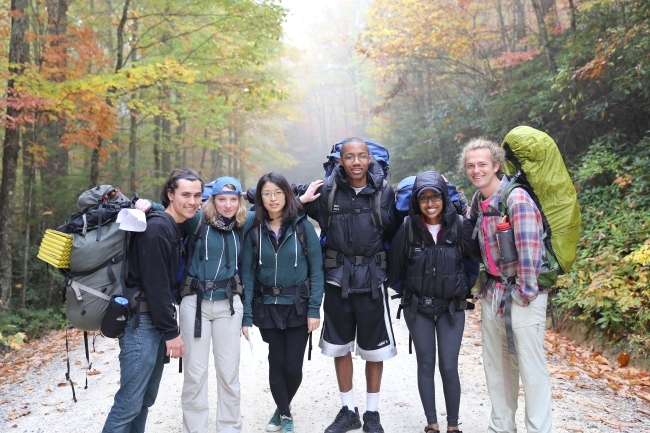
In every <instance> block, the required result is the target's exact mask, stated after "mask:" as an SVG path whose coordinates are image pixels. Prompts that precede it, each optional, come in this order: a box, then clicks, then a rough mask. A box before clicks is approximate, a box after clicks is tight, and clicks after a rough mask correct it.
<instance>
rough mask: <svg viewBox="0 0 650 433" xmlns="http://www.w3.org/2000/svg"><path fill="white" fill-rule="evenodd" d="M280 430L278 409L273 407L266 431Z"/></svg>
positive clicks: (280, 423) (280, 422)
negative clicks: (273, 410)
mask: <svg viewBox="0 0 650 433" xmlns="http://www.w3.org/2000/svg"><path fill="white" fill-rule="evenodd" d="M280 430H282V421H281V420H280V412H279V411H278V409H277V408H276V409H275V412H273V416H272V417H271V419H270V420H269V423H268V424H267V425H266V431H280Z"/></svg>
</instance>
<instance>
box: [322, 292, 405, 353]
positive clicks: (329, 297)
mask: <svg viewBox="0 0 650 433" xmlns="http://www.w3.org/2000/svg"><path fill="white" fill-rule="evenodd" d="M380 291H381V296H380V297H379V299H372V293H370V292H368V293H350V294H349V296H348V299H343V298H342V297H341V288H340V287H338V286H335V285H332V284H329V283H325V300H324V301H323V310H324V312H325V318H324V322H323V331H322V333H321V338H320V342H319V344H318V346H319V347H320V348H321V351H322V352H323V355H325V356H332V357H339V356H345V355H347V354H348V353H349V352H352V351H354V350H355V345H354V342H355V337H356V343H357V344H356V352H357V354H358V355H359V356H361V359H363V360H365V361H372V362H379V361H385V360H387V359H390V358H392V357H394V356H395V355H397V349H396V347H395V337H394V336H393V328H392V325H391V323H390V311H389V306H388V293H387V292H386V289H384V287H383V286H382V287H381V288H380Z"/></svg>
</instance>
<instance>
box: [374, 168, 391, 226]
mask: <svg viewBox="0 0 650 433" xmlns="http://www.w3.org/2000/svg"><path fill="white" fill-rule="evenodd" d="M386 185H388V182H386V179H383V180H382V182H381V186H380V187H379V191H377V193H376V194H375V195H373V196H372V206H371V207H370V218H372V225H373V226H375V227H378V228H381V227H382V219H381V196H382V194H383V192H384V189H386Z"/></svg>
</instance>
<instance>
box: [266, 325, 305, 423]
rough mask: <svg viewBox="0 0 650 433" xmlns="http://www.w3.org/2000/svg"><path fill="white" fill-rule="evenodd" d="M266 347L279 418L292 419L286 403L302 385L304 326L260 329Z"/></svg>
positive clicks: (270, 379) (289, 401)
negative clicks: (267, 346) (280, 416)
mask: <svg viewBox="0 0 650 433" xmlns="http://www.w3.org/2000/svg"><path fill="white" fill-rule="evenodd" d="M260 334H261V335H262V339H263V340H264V341H265V342H267V343H268V344H269V385H270V386H271V394H272V395H273V400H275V404H276V405H277V407H278V411H279V412H280V415H284V416H289V417H290V416H291V411H290V410H289V404H290V403H291V400H293V396H294V395H296V392H297V391H298V388H299V387H300V382H302V361H303V359H304V357H305V348H306V347H307V337H308V336H309V334H308V333H307V325H301V326H297V327H295V328H287V329H277V328H273V329H260Z"/></svg>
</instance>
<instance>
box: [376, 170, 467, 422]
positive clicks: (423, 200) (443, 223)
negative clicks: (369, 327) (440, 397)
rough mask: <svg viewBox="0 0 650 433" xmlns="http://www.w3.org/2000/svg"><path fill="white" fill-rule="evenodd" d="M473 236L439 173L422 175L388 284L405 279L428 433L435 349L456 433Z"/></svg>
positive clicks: (394, 250) (433, 417) (394, 246)
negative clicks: (467, 265) (468, 255)
mask: <svg viewBox="0 0 650 433" xmlns="http://www.w3.org/2000/svg"><path fill="white" fill-rule="evenodd" d="M471 233H472V227H471V225H470V224H469V223H468V222H466V221H463V220H462V218H461V217H460V216H459V215H458V214H457V213H456V208H455V207H454V205H453V204H452V202H451V200H450V197H449V192H448V189H447V185H446V182H445V179H444V178H443V177H442V175H441V174H440V173H437V172H435V171H426V172H424V173H420V174H418V175H417V176H416V178H415V182H414V184H413V194H412V196H411V200H410V203H409V217H408V218H406V219H405V220H404V223H403V224H402V227H400V229H399V230H398V232H397V234H396V235H395V237H394V238H393V241H392V243H391V246H390V250H389V251H388V264H389V269H388V281H387V282H386V284H387V285H389V286H390V285H391V284H392V283H393V282H395V281H396V280H398V279H399V278H400V277H401V276H402V275H404V280H403V285H402V302H401V307H402V308H403V309H404V319H405V320H406V325H407V326H408V328H409V332H410V334H411V337H412V338H413V345H414V346H415V352H416V356H417V362H418V372H417V377H418V389H419V391H420V399H421V401H422V406H423V407H424V413H425V416H426V418H427V425H426V427H425V428H424V431H425V433H440V427H439V424H438V418H437V414H436V404H435V386H434V372H435V366H436V349H437V352H438V362H439V370H440V376H441V378H442V384H443V393H444V395H445V405H446V409H447V431H453V432H458V413H459V407H460V380H459V376H458V356H459V354H460V343H461V340H462V338H463V330H464V327H465V311H464V310H465V309H466V308H467V301H466V299H465V295H466V294H467V293H468V292H469V287H468V286H469V284H468V277H467V274H466V270H465V260H464V258H465V255H466V252H467V253H469V250H470V249H473V250H475V249H476V247H477V245H476V242H475V241H472V240H471ZM472 252H473V254H476V251H472ZM436 346H437V347H436ZM461 433H462V432H461Z"/></svg>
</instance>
